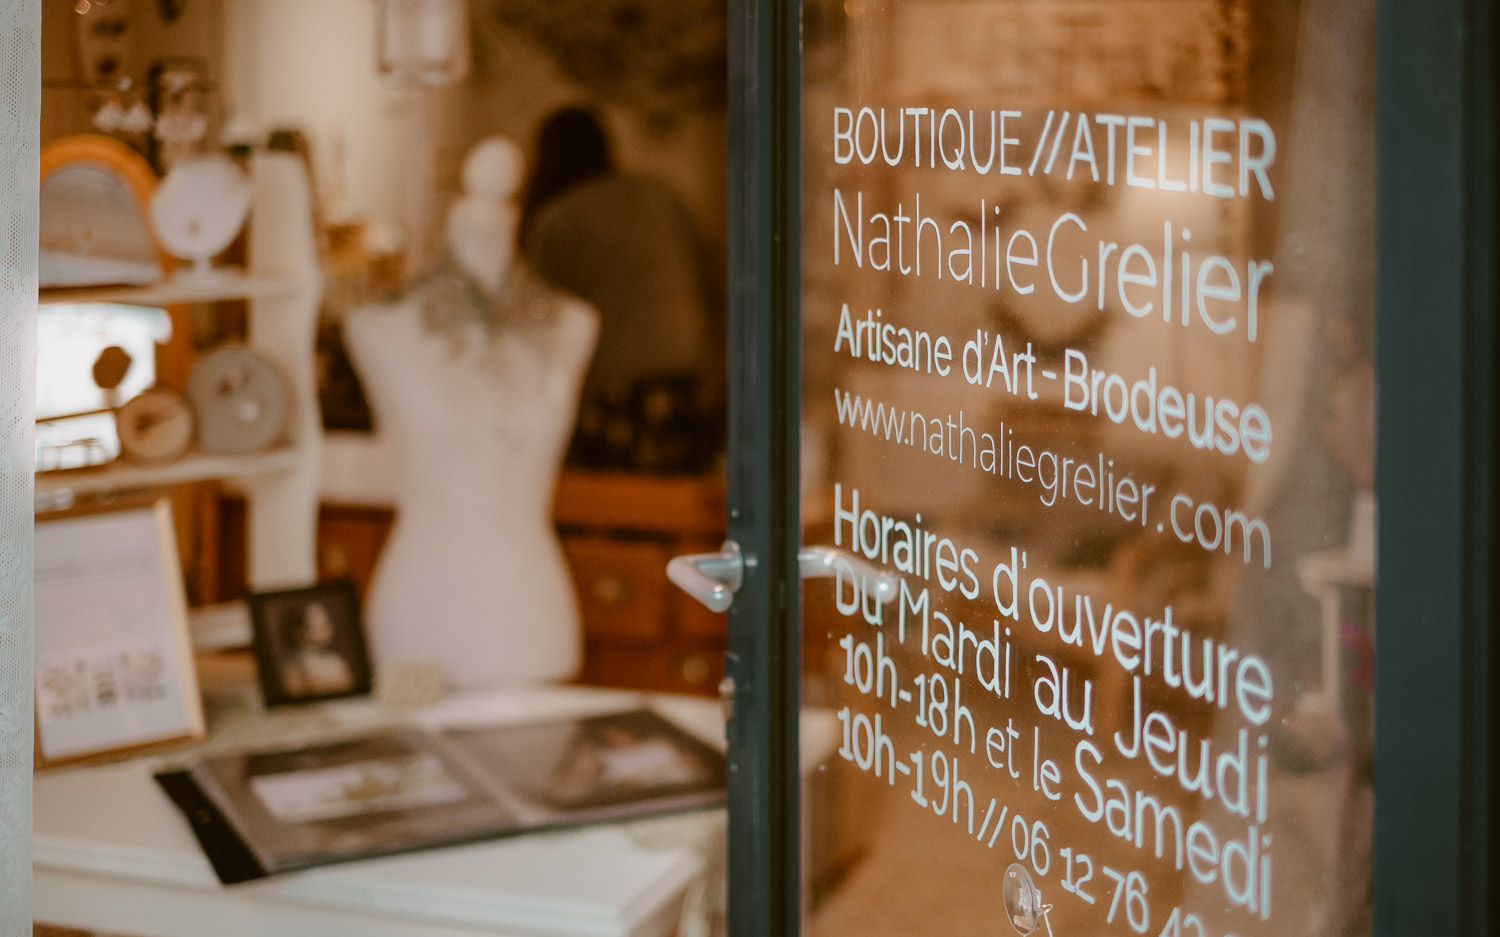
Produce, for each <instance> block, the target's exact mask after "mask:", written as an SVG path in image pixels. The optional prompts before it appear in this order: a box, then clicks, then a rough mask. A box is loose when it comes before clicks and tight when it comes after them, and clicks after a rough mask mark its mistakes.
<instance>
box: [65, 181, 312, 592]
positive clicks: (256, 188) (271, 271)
mask: <svg viewBox="0 0 1500 937" xmlns="http://www.w3.org/2000/svg"><path fill="white" fill-rule="evenodd" d="M250 176H251V184H252V187H253V203H252V204H253V210H252V215H251V222H250V230H249V244H248V247H249V251H248V255H249V266H248V269H245V270H224V271H219V272H216V273H215V275H213V276H212V277H202V278H194V277H193V276H191V274H189V275H187V276H178V277H174V278H172V279H169V280H166V281H164V282H162V283H157V284H152V285H149V286H124V287H109V288H98V289H93V288H90V289H69V290H47V291H45V292H44V293H42V294H41V296H40V302H41V305H43V306H48V305H60V304H65V303H120V304H125V305H136V306H154V307H169V306H184V305H190V304H195V303H215V302H227V301H234V300H244V301H247V302H248V305H249V317H248V323H249V325H248V334H247V339H248V343H249V344H250V346H251V347H253V348H255V349H256V350H257V351H259V352H261V353H262V354H265V355H266V356H268V357H269V358H271V359H272V360H274V361H276V362H277V363H278V364H280V365H281V368H282V370H283V371H284V373H285V374H286V377H287V379H288V383H289V389H290V391H291V395H290V396H291V401H292V416H291V420H290V424H289V426H288V428H287V433H286V442H285V443H284V444H283V445H282V446H281V447H280V448H277V449H273V450H271V451H268V452H259V453H254V454H252V455H247V456H231V455H216V454H211V453H204V452H198V451H193V452H189V453H188V454H187V455H186V456H184V457H183V458H181V459H178V460H177V461H175V462H172V463H170V464H168V465H162V466H136V465H131V464H129V463H126V462H114V463H111V464H109V465H105V466H100V467H98V468H88V469H67V470H61V471H49V472H42V473H38V474H37V475H36V479H35V480H36V489H37V492H38V493H39V494H43V495H48V494H56V495H63V494H64V493H68V492H70V493H71V494H72V495H73V496H80V497H82V496H100V495H109V494H113V493H123V492H127V491H138V490H143V489H153V488H163V487H168V486H172V485H179V484H184V483H189V482H202V481H212V480H215V479H226V480H233V481H234V483H235V485H236V487H237V488H238V489H239V490H240V491H242V492H243V493H244V495H245V498H246V502H247V517H246V528H247V543H246V567H247V568H246V573H247V576H248V581H249V585H250V587H251V588H252V589H257V590H262V589H277V588H295V587H299V586H305V585H311V584H312V583H313V582H315V581H316V580H317V560H316V549H315V543H316V538H317V522H318V471H319V461H320V458H321V451H322V439H323V436H322V425H321V424H322V421H321V418H320V416H319V411H318V391H317V377H316V370H315V358H314V340H315V336H316V330H317V315H318V306H319V303H320V301H321V298H322V291H323V274H322V270H321V268H320V266H319V261H318V248H317V238H316V235H315V232H314V230H313V214H312V207H313V206H312V193H311V188H310V186H309V184H308V179H307V172H306V169H305V167H304V166H303V163H302V160H301V159H300V157H297V156H295V155H293V154H290V153H261V154H257V155H256V156H255V158H254V159H253V160H252V163H251V167H250Z"/></svg>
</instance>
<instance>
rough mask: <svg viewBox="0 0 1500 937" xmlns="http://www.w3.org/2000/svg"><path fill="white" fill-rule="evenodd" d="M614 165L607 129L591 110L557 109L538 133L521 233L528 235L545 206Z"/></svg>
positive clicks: (522, 212)
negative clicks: (610, 153) (605, 131)
mask: <svg viewBox="0 0 1500 937" xmlns="http://www.w3.org/2000/svg"><path fill="white" fill-rule="evenodd" d="M612 168H613V166H612V164H611V161H610V156H609V143H608V141H606V140H605V139H604V128H602V127H600V126H599V120H598V118H596V117H595V116H594V115H593V114H592V113H591V112H590V111H587V110H585V109H584V108H581V107H567V108H563V109H562V110H560V111H555V112H553V114H552V115H551V116H550V117H548V118H547V119H546V120H545V121H544V122H543V123H542V129H541V130H540V131H538V132H537V139H536V160H535V163H534V168H533V169H532V171H531V180H530V182H529V183H528V184H527V186H526V201H525V204H524V205H523V206H522V208H521V236H522V238H525V237H526V235H527V234H528V233H529V232H530V230H531V224H532V222H533V221H534V220H535V219H536V213H537V211H538V210H539V209H541V208H542V206H544V205H546V204H547V203H548V202H550V201H552V200H553V199H555V198H557V197H558V196H559V195H561V194H563V193H564V192H566V191H568V190H569V189H571V188H573V187H574V186H575V185H577V184H578V183H580V182H583V181H585V180H588V179H592V178H593V177H595V176H603V175H606V174H608V173H609V171H610V170H611V169H612Z"/></svg>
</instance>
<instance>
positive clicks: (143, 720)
mask: <svg viewBox="0 0 1500 937" xmlns="http://www.w3.org/2000/svg"><path fill="white" fill-rule="evenodd" d="M35 555H36V619H35V620H36V763H37V766H38V767H50V766H53V765H56V764H59V763H62V762H71V761H77V760H79V759H83V758H89V757H91V756H94V755H99V754H103V753H105V752H117V751H123V750H135V749H145V748H150V747H155V746H158V745H163V744H167V743H171V742H178V741H184V740H191V739H196V738H201V737H202V736H203V734H204V725H203V701H202V698H201V697H200V696H199V693H198V679H197V672H196V670H195V668H194V664H193V652H192V645H191V643H190V641H189V637H188V627H187V600H186V594H185V593H184V591H183V584H182V572H181V569H180V567H179V566H178V558H177V546H176V537H175V536H174V534H173V530H172V511H171V507H170V504H169V502H168V501H167V499H165V498H158V499H154V500H146V501H136V502H133V503H128V504H124V503H122V504H118V505H115V506H112V507H110V508H108V509H101V510H93V509H90V510H84V511H70V512H67V513H66V514H61V515H56V516H52V517H48V518H38V520H37V523H36V554H35Z"/></svg>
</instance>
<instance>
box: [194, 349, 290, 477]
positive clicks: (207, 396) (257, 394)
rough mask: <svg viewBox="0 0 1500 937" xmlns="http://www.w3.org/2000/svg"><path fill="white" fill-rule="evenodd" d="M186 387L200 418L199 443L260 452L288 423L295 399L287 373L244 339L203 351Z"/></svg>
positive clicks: (228, 451) (217, 449)
mask: <svg viewBox="0 0 1500 937" xmlns="http://www.w3.org/2000/svg"><path fill="white" fill-rule="evenodd" d="M184 390H185V391H186V393H187V398H188V402H189V403H191V404H192V406H193V413H194V414H195V415H196V416H197V418H198V445H199V446H201V447H202V448H203V449H204V451H206V452H218V453H224V454H226V455H245V454H248V453H251V452H259V451H260V450H262V449H265V448H267V447H269V446H271V445H272V444H274V443H275V442H277V441H278V440H279V439H280V437H281V435H282V433H283V431H284V430H285V429H286V424H287V416H288V412H289V410H290V405H289V400H288V391H287V384H286V379H285V377H284V376H283V375H282V373H281V371H280V369H279V368H277V367H276V365H274V364H272V363H271V362H270V361H268V360H266V358H264V357H263V356H261V355H259V354H257V353H255V352H254V351H251V350H250V349H249V348H246V347H245V346H243V345H224V346H221V347H219V348H217V349H215V350H214V351H211V352H209V353H208V354H207V355H204V356H203V358H202V359H201V360H199V362H198V364H197V365H196V366H194V368H193V371H192V373H191V374H189V375H188V379H187V386H186V387H185V388H184Z"/></svg>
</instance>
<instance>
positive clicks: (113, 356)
mask: <svg viewBox="0 0 1500 937" xmlns="http://www.w3.org/2000/svg"><path fill="white" fill-rule="evenodd" d="M130 365H131V358H130V352H128V351H126V350H125V349H123V348H121V347H120V346H119V345H110V346H109V347H108V348H106V349H104V350H103V351H101V352H99V357H98V358H95V359H94V367H93V374H94V383H95V384H97V385H98V386H99V389H100V390H114V389H115V388H116V387H119V386H120V384H121V383H122V382H123V381H124V380H125V375H127V374H129V373H130Z"/></svg>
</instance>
